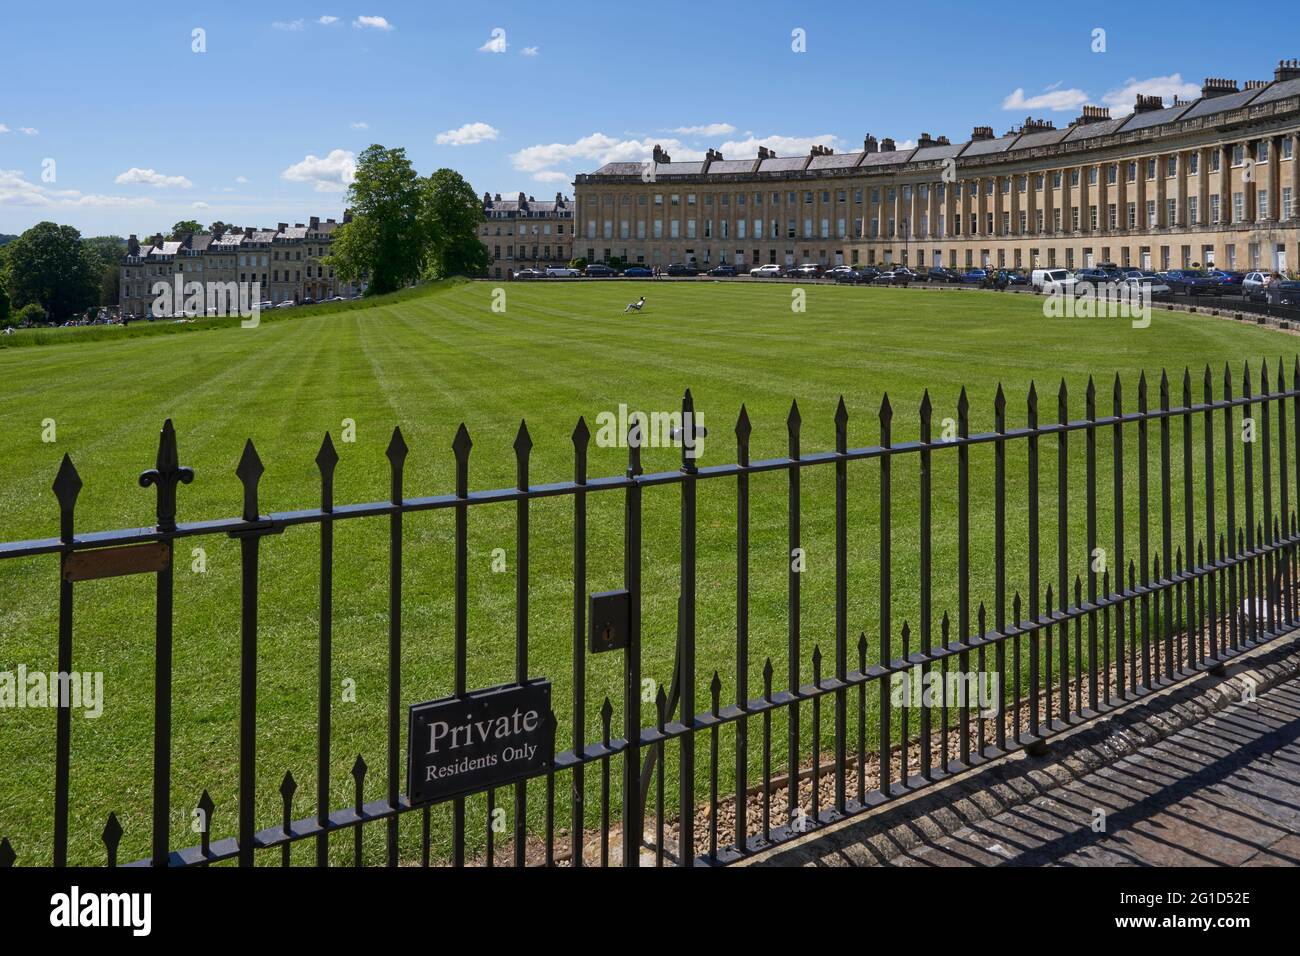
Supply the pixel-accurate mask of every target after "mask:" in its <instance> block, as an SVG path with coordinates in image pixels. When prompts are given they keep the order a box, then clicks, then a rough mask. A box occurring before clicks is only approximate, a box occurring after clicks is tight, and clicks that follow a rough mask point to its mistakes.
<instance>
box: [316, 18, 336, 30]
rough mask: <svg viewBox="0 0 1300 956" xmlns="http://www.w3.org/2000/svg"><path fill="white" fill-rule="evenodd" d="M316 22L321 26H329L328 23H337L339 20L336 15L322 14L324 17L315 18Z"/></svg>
mask: <svg viewBox="0 0 1300 956" xmlns="http://www.w3.org/2000/svg"><path fill="white" fill-rule="evenodd" d="M316 22H317V23H319V24H320V25H321V26H323V27H327V26H329V25H330V24H332V23H338V22H339V18H338V17H330V16H324V17H321V18H320V19H319V20H317V21H316Z"/></svg>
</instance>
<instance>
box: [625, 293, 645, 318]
mask: <svg viewBox="0 0 1300 956" xmlns="http://www.w3.org/2000/svg"><path fill="white" fill-rule="evenodd" d="M643 305H645V296H641V298H639V299H637V300H636V301H635V302H629V303H628V304H627V308H626V309H624V310H623V314H624V315H627V314H628V313H629V312H632V311H634V310H635V311H637V312H640V311H641V307H642V306H643Z"/></svg>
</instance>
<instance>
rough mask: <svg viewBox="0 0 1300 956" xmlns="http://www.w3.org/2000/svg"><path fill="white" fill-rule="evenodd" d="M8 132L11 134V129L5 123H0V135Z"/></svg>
mask: <svg viewBox="0 0 1300 956" xmlns="http://www.w3.org/2000/svg"><path fill="white" fill-rule="evenodd" d="M7 132H9V127H8V126H6V125H5V124H4V123H0V133H7Z"/></svg>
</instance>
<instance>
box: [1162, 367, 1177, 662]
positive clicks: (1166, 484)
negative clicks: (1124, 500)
mask: <svg viewBox="0 0 1300 956" xmlns="http://www.w3.org/2000/svg"><path fill="white" fill-rule="evenodd" d="M1170 407H1171V406H1170V401H1169V374H1168V372H1167V371H1166V370H1165V369H1161V370H1160V541H1161V548H1162V549H1163V550H1164V553H1165V578H1166V579H1167V580H1166V581H1165V587H1163V588H1162V589H1161V590H1162V591H1163V596H1164V615H1163V617H1164V622H1163V623H1164V632H1165V677H1166V678H1168V679H1172V678H1173V676H1174V644H1173V640H1174V634H1173V627H1174V625H1173V617H1174V613H1173V597H1174V593H1173V592H1174V591H1175V590H1176V589H1177V585H1175V584H1174V583H1173V575H1172V574H1171V573H1170V568H1171V567H1172V564H1171V559H1172V558H1173V556H1174V524H1173V500H1172V499H1173V478H1172V475H1171V472H1172V468H1171V465H1170V460H1171V459H1170V423H1169V409H1170Z"/></svg>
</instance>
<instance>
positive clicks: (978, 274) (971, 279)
mask: <svg viewBox="0 0 1300 956" xmlns="http://www.w3.org/2000/svg"><path fill="white" fill-rule="evenodd" d="M988 277H989V271H988V270H987V269H967V270H966V271H965V272H963V273H962V274H961V284H962V285H983V284H984V282H985V280H986V279H988Z"/></svg>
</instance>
